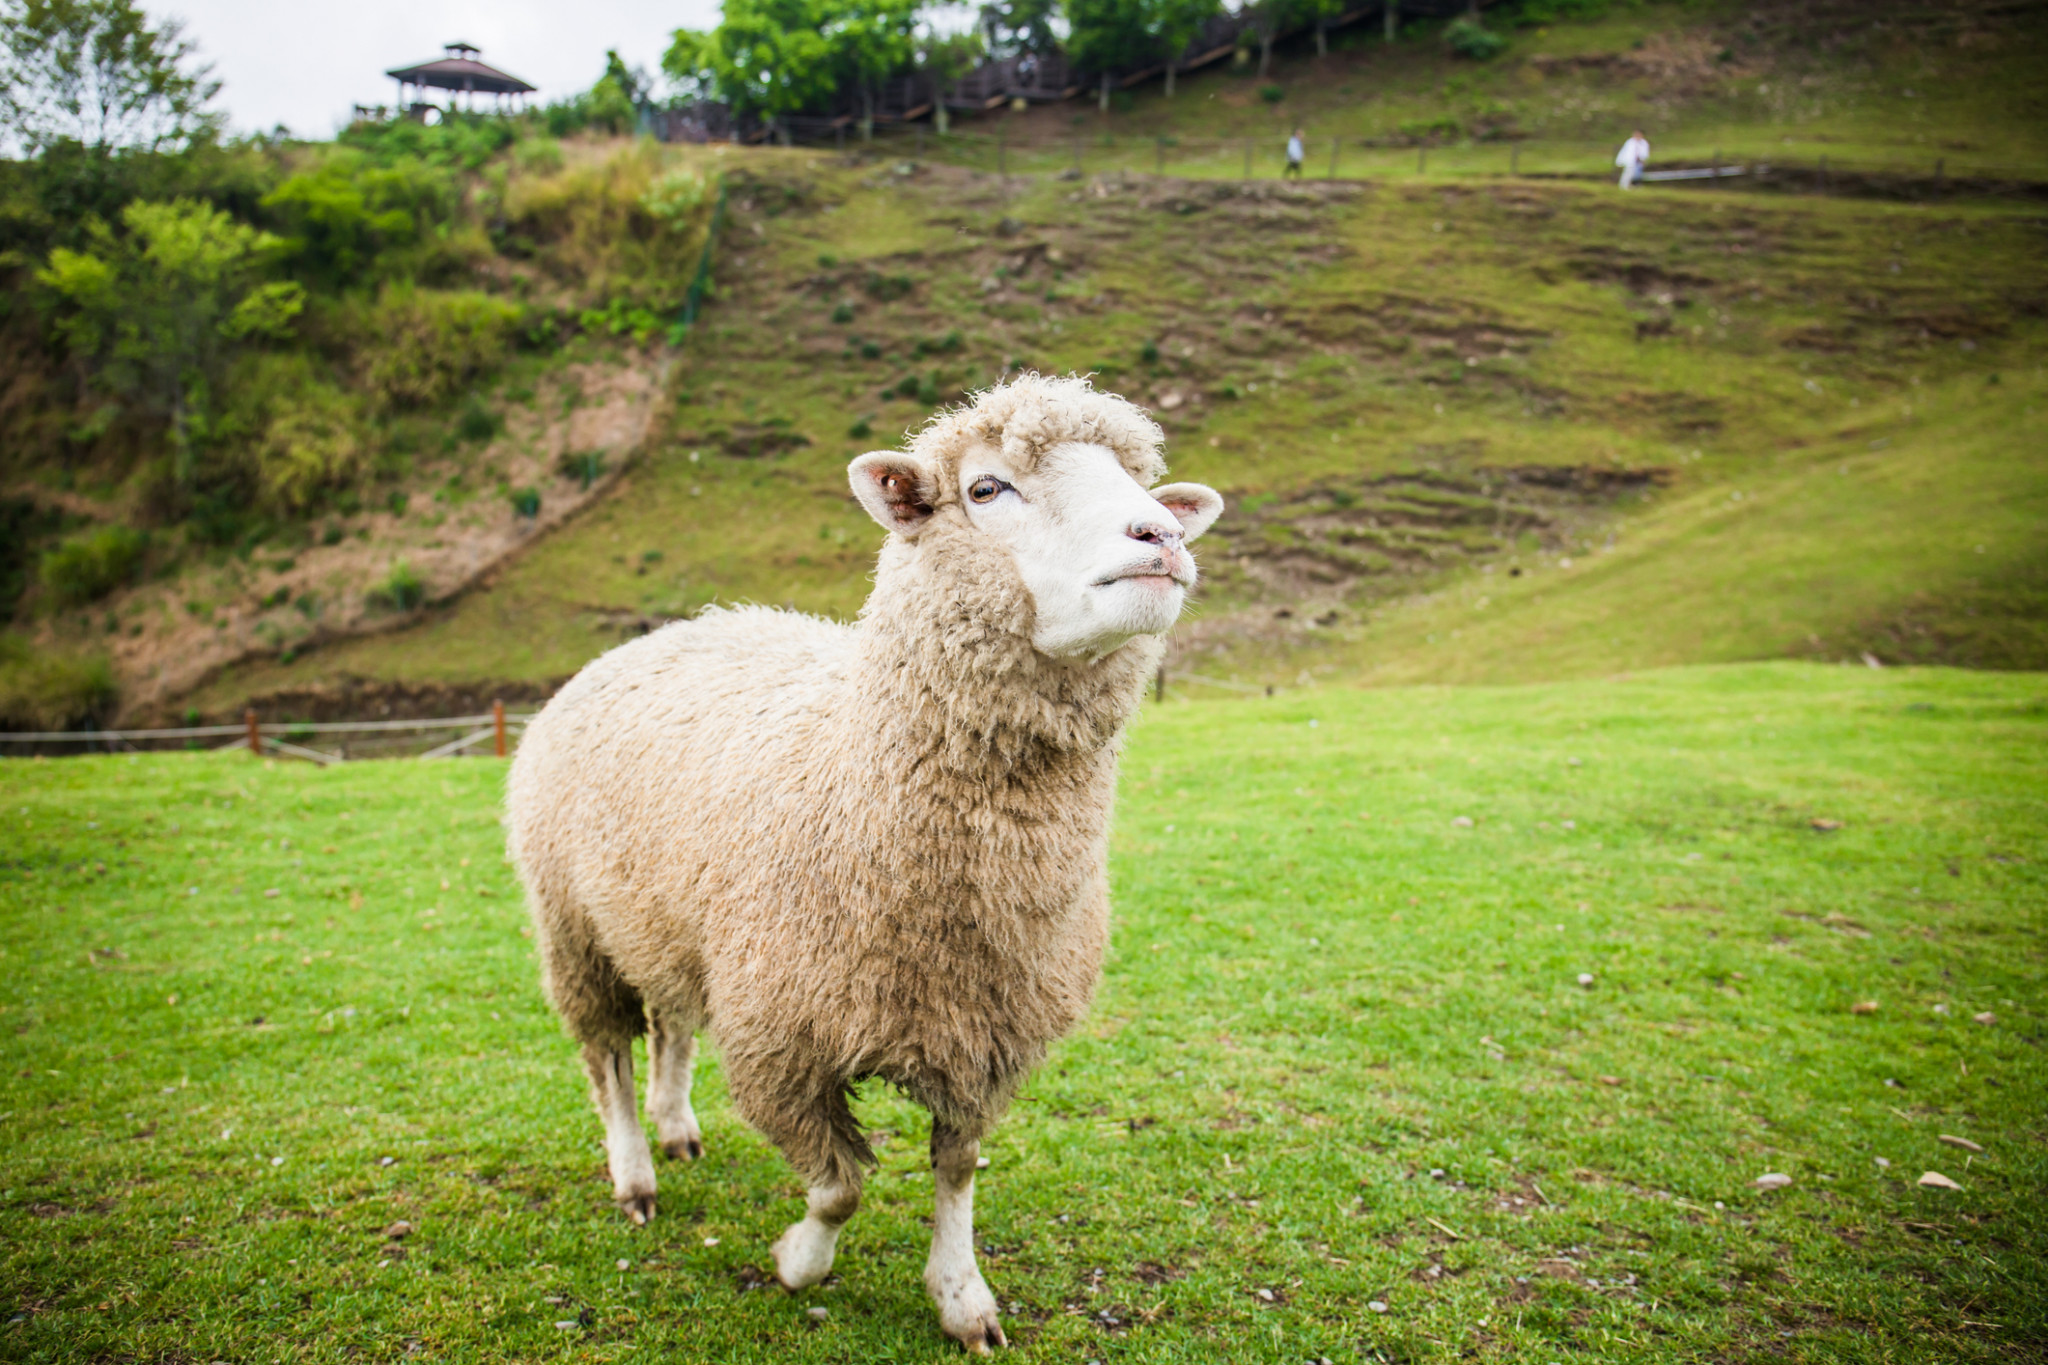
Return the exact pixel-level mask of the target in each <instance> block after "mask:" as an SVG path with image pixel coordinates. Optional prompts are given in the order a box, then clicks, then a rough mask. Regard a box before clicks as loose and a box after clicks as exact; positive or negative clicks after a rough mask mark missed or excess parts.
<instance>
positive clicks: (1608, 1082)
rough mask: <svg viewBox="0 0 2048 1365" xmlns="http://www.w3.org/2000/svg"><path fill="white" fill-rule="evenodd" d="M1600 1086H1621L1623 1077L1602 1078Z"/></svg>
mask: <svg viewBox="0 0 2048 1365" xmlns="http://www.w3.org/2000/svg"><path fill="white" fill-rule="evenodd" d="M1600 1084H1602V1085H1620V1084H1621V1077H1619V1076H1602V1077H1601V1078H1600Z"/></svg>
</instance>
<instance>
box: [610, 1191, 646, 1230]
mask: <svg viewBox="0 0 2048 1365" xmlns="http://www.w3.org/2000/svg"><path fill="white" fill-rule="evenodd" d="M619 1211H620V1212H621V1213H623V1214H625V1215H626V1217H628V1218H630V1219H632V1220H633V1225H634V1226H635V1227H645V1226H647V1224H648V1223H650V1222H652V1221H653V1219H654V1196H653V1195H652V1194H628V1195H622V1196H620V1198H619Z"/></svg>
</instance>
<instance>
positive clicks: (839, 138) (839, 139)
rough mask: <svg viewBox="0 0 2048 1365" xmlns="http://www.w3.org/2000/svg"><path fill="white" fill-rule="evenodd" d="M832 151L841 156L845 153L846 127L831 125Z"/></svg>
mask: <svg viewBox="0 0 2048 1365" xmlns="http://www.w3.org/2000/svg"><path fill="white" fill-rule="evenodd" d="M832 149H833V150H834V151H836V152H840V153H842V154H843V153H844V152H845V151H846V125H845V124H843V123H835V124H833V125H832Z"/></svg>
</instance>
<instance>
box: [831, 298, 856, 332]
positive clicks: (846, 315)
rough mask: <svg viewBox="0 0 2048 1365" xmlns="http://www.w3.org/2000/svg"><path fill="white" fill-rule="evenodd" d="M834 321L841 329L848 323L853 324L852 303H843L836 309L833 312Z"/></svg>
mask: <svg viewBox="0 0 2048 1365" xmlns="http://www.w3.org/2000/svg"><path fill="white" fill-rule="evenodd" d="M832 321H834V322H836V323H838V324H839V325H840V326H841V327H844V326H845V325H846V324H847V323H849V322H852V321H853V305H852V304H850V303H842V304H840V305H839V306H838V307H837V308H834V309H833V310H832Z"/></svg>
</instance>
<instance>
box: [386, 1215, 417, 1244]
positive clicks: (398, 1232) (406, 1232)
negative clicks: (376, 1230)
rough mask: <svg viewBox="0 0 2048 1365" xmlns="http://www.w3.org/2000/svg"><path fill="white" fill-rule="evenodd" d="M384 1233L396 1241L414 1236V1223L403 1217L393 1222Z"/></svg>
mask: <svg viewBox="0 0 2048 1365" xmlns="http://www.w3.org/2000/svg"><path fill="white" fill-rule="evenodd" d="M384 1235H385V1236H386V1237H388V1238H390V1239H391V1240H392V1241H394V1242H396V1241H401V1240H403V1239H404V1238H407V1237H410V1236H412V1224H410V1223H408V1222H406V1221H405V1220H404V1219H403V1218H401V1219H399V1220H398V1221H397V1222H395V1223H393V1224H392V1225H391V1226H389V1227H387V1228H385V1229H384Z"/></svg>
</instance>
